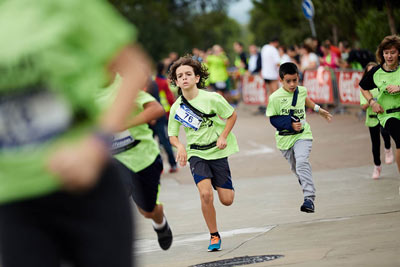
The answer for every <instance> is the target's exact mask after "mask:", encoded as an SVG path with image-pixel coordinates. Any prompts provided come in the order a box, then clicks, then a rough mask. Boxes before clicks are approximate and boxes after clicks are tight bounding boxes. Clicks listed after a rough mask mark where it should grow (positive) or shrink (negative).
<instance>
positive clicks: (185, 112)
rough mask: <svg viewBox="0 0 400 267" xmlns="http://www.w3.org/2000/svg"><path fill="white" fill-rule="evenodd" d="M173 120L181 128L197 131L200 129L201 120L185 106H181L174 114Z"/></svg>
mask: <svg viewBox="0 0 400 267" xmlns="http://www.w3.org/2000/svg"><path fill="white" fill-rule="evenodd" d="M175 120H177V121H179V122H180V123H182V125H183V126H185V127H189V128H192V129H193V130H195V131H197V130H198V129H199V128H200V125H201V122H202V121H203V119H202V118H201V117H200V116H198V115H196V114H195V113H194V112H193V111H192V110H191V109H190V108H188V107H187V106H186V105H185V104H181V105H180V107H179V108H178V109H177V111H176V114H175Z"/></svg>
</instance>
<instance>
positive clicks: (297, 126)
mask: <svg viewBox="0 0 400 267" xmlns="http://www.w3.org/2000/svg"><path fill="white" fill-rule="evenodd" d="M301 127H302V125H301V122H292V128H293V130H295V131H296V132H300V131H301Z"/></svg>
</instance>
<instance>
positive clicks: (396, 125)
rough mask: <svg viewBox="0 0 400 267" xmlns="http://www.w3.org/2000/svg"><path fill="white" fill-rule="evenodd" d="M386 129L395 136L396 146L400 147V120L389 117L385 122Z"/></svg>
mask: <svg viewBox="0 0 400 267" xmlns="http://www.w3.org/2000/svg"><path fill="white" fill-rule="evenodd" d="M385 129H386V130H387V131H388V132H389V134H390V136H391V137H392V138H393V140H394V143H395V144H396V148H397V149H400V120H399V119H396V118H390V119H388V120H387V121H386V124H385Z"/></svg>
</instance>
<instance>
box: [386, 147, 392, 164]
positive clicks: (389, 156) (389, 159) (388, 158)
mask: <svg viewBox="0 0 400 267" xmlns="http://www.w3.org/2000/svg"><path fill="white" fill-rule="evenodd" d="M385 163H386V164H392V163H393V152H392V148H389V149H386V148H385Z"/></svg>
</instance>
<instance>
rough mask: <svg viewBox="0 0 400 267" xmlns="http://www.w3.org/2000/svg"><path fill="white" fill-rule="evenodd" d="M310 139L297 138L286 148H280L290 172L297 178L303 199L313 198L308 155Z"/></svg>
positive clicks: (313, 191) (312, 183) (310, 145)
mask: <svg viewBox="0 0 400 267" xmlns="http://www.w3.org/2000/svg"><path fill="white" fill-rule="evenodd" d="M311 147H312V140H309V139H308V140H303V139H300V140H297V141H296V143H294V145H293V146H292V147H291V148H290V149H288V150H281V152H282V155H283V156H284V157H285V158H286V159H287V161H288V162H289V164H290V167H291V169H292V172H293V173H294V174H295V175H296V176H297V179H299V183H300V185H301V188H302V189H303V195H304V199H306V198H311V199H312V200H314V199H315V187H314V182H313V179H312V173H311V165H310V162H309V155H310V152H311Z"/></svg>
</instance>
